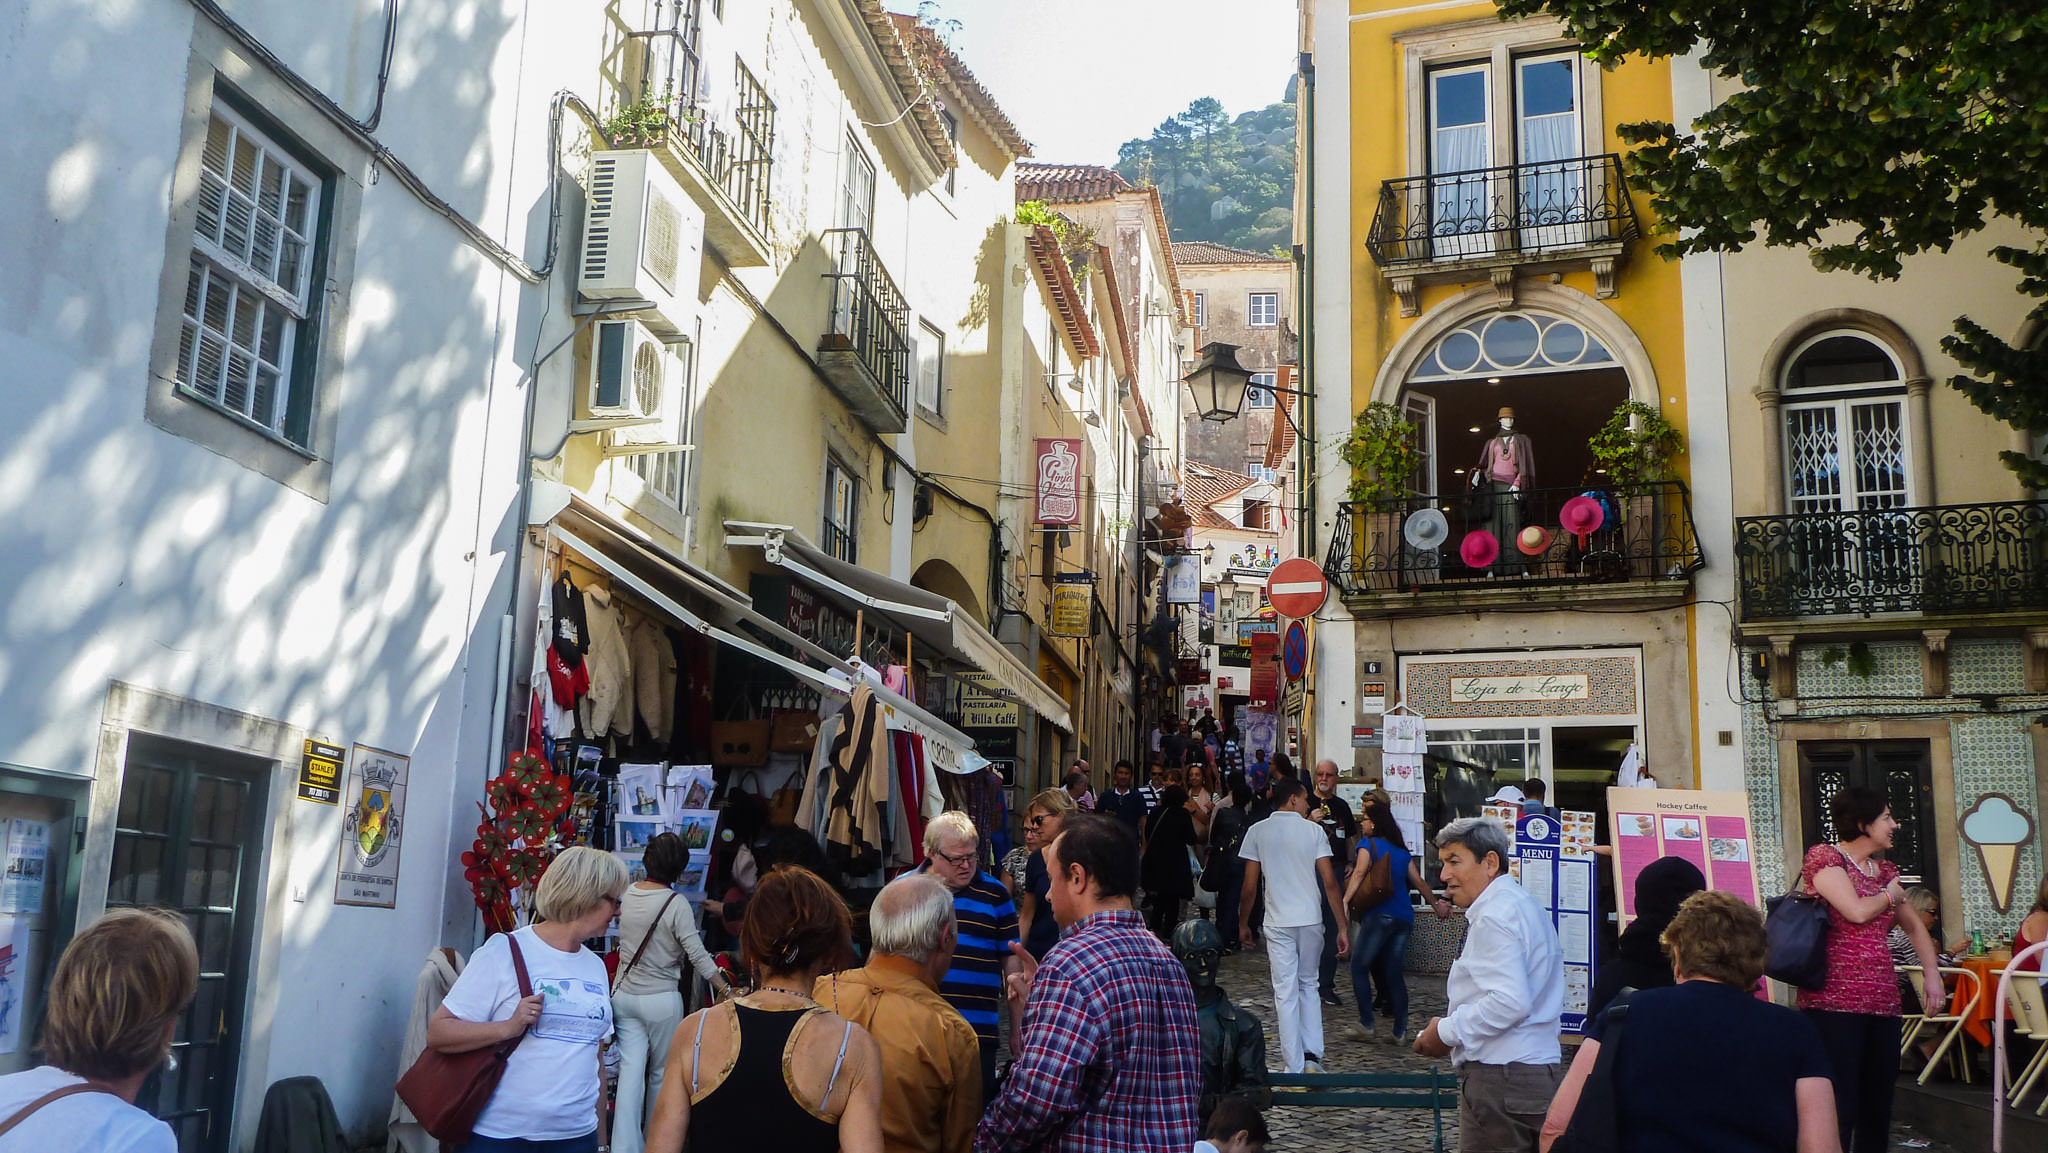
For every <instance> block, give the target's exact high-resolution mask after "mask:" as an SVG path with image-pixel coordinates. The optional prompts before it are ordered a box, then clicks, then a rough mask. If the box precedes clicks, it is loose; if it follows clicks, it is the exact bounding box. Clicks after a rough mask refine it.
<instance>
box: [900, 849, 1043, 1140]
mask: <svg viewBox="0 0 2048 1153" xmlns="http://www.w3.org/2000/svg"><path fill="white" fill-rule="evenodd" d="M924 853H925V863H924V864H923V865H922V866H921V867H920V871H922V872H925V873H929V874H930V875H931V876H933V877H935V878H937V880H938V881H939V883H940V884H942V885H944V886H946V888H947V889H948V890H950V891H951V892H952V894H953V915H954V918H955V919H956V920H957V921H958V923H959V943H958V944H957V945H956V946H955V947H954V949H953V963H952V964H951V965H950V966H948V967H947V969H946V975H945V977H944V978H943V979H942V980H941V981H940V982H939V994H940V995H941V996H943V997H944V998H945V999H946V1001H947V1003H948V1004H950V1005H952V1006H953V1008H955V1009H957V1010H959V1011H960V1015H961V1016H962V1017H965V1018H966V1019H967V1023H968V1024H969V1025H972V1026H974V1036H975V1039H976V1040H977V1041H979V1042H980V1043H981V1099H982V1100H984V1101H990V1100H994V1098H995V1093H996V1041H997V1038H998V1035H999V1028H998V1021H997V1017H996V1014H997V1013H998V1012H999V1011H1000V1010H1001V1008H1002V1005H1003V1000H1004V995H1003V978H1004V977H1005V976H1006V975H1007V974H1008V973H1010V972H1012V971H1014V970H1016V969H1017V968H1018V967H1019V962H1018V960H1017V958H1016V957H1014V956H1012V955H1011V953H1010V946H1011V945H1013V944H1016V943H1017V941H1018V936H1017V905H1016V902H1015V901H1012V900H1011V899H1010V892H1009V890H1008V889H1005V888H1003V883H1002V882H1001V881H998V880H996V879H995V878H994V877H992V876H990V875H989V874H987V873H985V872H983V871H982V870H981V868H980V865H979V862H978V860H977V858H978V857H979V856H980V853H981V834H980V833H978V832H976V831H975V828H974V822H973V821H971V820H968V819H967V814H965V813H962V812H958V811H955V810H948V811H946V812H943V813H940V814H939V815H938V816H936V817H934V818H932V821H931V823H930V824H928V825H926V826H925V827H924Z"/></svg>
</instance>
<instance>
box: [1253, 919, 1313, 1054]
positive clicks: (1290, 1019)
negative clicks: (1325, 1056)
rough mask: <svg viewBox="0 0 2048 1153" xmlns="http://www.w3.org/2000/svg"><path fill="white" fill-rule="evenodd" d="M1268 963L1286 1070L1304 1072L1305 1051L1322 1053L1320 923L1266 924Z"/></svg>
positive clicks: (1281, 1051) (1274, 1010) (1281, 1052)
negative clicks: (1318, 972) (1318, 980)
mask: <svg viewBox="0 0 2048 1153" xmlns="http://www.w3.org/2000/svg"><path fill="white" fill-rule="evenodd" d="M1265 931H1266V962H1267V964H1269V965H1271V966H1272V970H1273V1012H1274V1013H1275V1014H1276V1015H1278V1016H1279V1018H1280V1021H1279V1028H1280V1055H1281V1057H1282V1058H1284V1059H1285V1060H1286V1062H1287V1072H1289V1073H1299V1072H1301V1063H1302V1061H1303V1060H1304V1059H1305V1058H1304V1056H1303V1055H1304V1054H1306V1053H1314V1054H1316V1056H1317V1057H1318V1058H1320V1057H1321V1056H1322V1052H1323V1002H1322V999H1321V998H1320V997H1319V996H1318V995H1317V993H1316V968H1317V966H1318V965H1320V964H1321V963H1322V958H1323V926H1322V923H1321V922H1317V923H1316V924H1313V925H1303V926H1301V927H1300V928H1295V929H1283V928H1281V927H1280V926H1278V925H1275V924H1273V923H1272V922H1270V921H1269V922H1267V923H1266V930H1265Z"/></svg>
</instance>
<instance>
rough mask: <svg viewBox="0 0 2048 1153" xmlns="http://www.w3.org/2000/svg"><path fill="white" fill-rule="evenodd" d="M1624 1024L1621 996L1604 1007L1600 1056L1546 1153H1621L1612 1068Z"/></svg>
mask: <svg viewBox="0 0 2048 1153" xmlns="http://www.w3.org/2000/svg"><path fill="white" fill-rule="evenodd" d="M1627 1023H1628V994H1627V993H1626V992H1624V993H1623V994H1622V995H1621V996H1619V997H1616V998H1615V999H1614V1001H1613V1003H1612V1004H1610V1005H1609V1006H1608V1007H1607V1023H1606V1025H1605V1026H1603V1027H1602V1028H1601V1030H1600V1052H1599V1054H1598V1055H1597V1056H1595V1057H1594V1058H1593V1072H1592V1073H1591V1074H1590V1075H1589V1076H1587V1078H1586V1083H1585V1085H1584V1086H1582V1087H1581V1088H1580V1089H1579V1103H1578V1105H1577V1106H1576V1107H1575V1108H1573V1109H1572V1119H1571V1122H1570V1123H1569V1124H1567V1125H1566V1126H1565V1130H1564V1135H1563V1136H1561V1137H1559V1138H1558V1139H1557V1142H1556V1143H1555V1144H1553V1145H1552V1146H1551V1147H1550V1153H1618V1151H1619V1150H1620V1149H1621V1117H1620V1112H1619V1103H1618V1102H1617V1101H1616V1100H1615V1096H1614V1066H1615V1063H1616V1062H1617V1061H1618V1060H1620V1056H1619V1054H1620V1053H1621V1035H1622V1032H1623V1028H1622V1027H1623V1026H1624V1025H1625V1024H1627Z"/></svg>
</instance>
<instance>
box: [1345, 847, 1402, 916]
mask: <svg viewBox="0 0 2048 1153" xmlns="http://www.w3.org/2000/svg"><path fill="white" fill-rule="evenodd" d="M1365 846H1366V850H1365V851H1366V852H1368V853H1372V842H1371V841H1370V840H1368V841H1366V842H1365ZM1393 895H1394V854H1392V853H1372V863H1370V864H1368V865H1366V867H1365V875H1364V876H1363V877H1360V878H1359V879H1358V887H1357V888H1356V889H1353V890H1351V900H1350V901H1349V902H1348V903H1347V908H1346V910H1345V911H1346V912H1349V913H1350V914H1351V915H1352V916H1354V917H1357V916H1362V915H1363V914H1364V913H1365V911H1366V910H1367V909H1370V908H1372V907H1373V906H1375V905H1377V904H1379V903H1380V902H1381V901H1384V900H1386V899H1387V898H1388V897H1391V896H1393Z"/></svg>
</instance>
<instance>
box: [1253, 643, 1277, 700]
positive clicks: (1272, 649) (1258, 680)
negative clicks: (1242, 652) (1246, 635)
mask: <svg viewBox="0 0 2048 1153" xmlns="http://www.w3.org/2000/svg"><path fill="white" fill-rule="evenodd" d="M1279 655H1280V634H1279V633H1277V632H1269V633H1260V634H1258V635H1257V636H1255V637H1253V638H1252V705H1253V707H1255V708H1265V709H1271V708H1273V707H1274V706H1275V705H1276V704H1278V703H1279V700H1280V661H1279V659H1278V658H1279Z"/></svg>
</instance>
